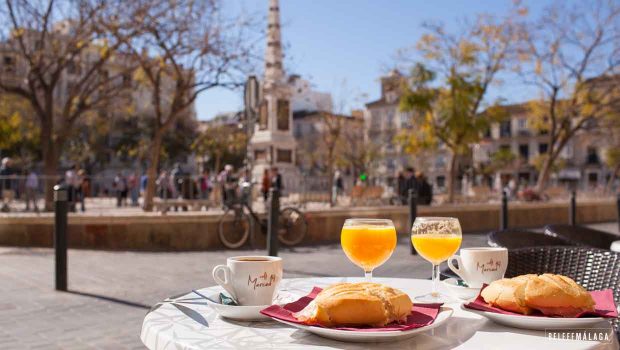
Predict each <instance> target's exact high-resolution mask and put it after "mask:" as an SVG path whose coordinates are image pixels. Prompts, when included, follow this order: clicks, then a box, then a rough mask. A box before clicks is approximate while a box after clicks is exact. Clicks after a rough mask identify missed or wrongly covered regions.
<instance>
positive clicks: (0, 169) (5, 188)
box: [0, 157, 39, 212]
mask: <svg viewBox="0 0 620 350" xmlns="http://www.w3.org/2000/svg"><path fill="white" fill-rule="evenodd" d="M17 175H18V173H17V171H16V170H15V169H14V168H13V161H12V160H11V158H9V157H5V158H3V159H2V161H1V163H0V200H1V203H2V205H1V206H0V211H3V212H8V211H11V208H10V205H11V202H12V201H13V200H14V199H15V198H16V197H22V195H23V198H24V199H25V201H26V211H30V209H31V205H32V209H33V210H34V211H37V212H38V211H39V207H38V206H37V193H38V191H39V176H38V175H37V173H36V172H35V171H34V170H26V172H25V175H26V181H25V183H24V186H23V188H20V186H19V184H18V181H17ZM20 189H22V190H23V193H19V192H20Z"/></svg>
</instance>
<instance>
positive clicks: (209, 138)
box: [191, 125, 248, 171]
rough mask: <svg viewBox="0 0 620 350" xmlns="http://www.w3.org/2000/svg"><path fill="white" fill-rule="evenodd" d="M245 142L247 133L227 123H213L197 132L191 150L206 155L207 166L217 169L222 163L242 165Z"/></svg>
mask: <svg viewBox="0 0 620 350" xmlns="http://www.w3.org/2000/svg"><path fill="white" fill-rule="evenodd" d="M247 143H248V137H247V134H246V133H245V132H243V131H242V130H239V129H236V128H234V127H231V126H229V125H214V126H210V127H208V128H206V129H205V130H203V131H200V132H199V133H198V136H197V137H196V139H195V140H194V142H193V143H192V144H191V150H193V151H194V152H196V154H197V155H200V156H202V157H208V158H209V161H208V166H209V167H211V168H212V169H214V170H215V171H219V170H220V168H221V167H222V166H223V164H232V165H234V166H236V167H239V166H240V165H242V163H243V159H244V158H245V156H246V154H245V151H246V147H247Z"/></svg>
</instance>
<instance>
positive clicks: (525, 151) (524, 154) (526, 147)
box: [519, 143, 530, 160]
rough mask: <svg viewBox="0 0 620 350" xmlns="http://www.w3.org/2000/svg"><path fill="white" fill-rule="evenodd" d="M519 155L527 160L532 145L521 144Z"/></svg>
mask: <svg viewBox="0 0 620 350" xmlns="http://www.w3.org/2000/svg"><path fill="white" fill-rule="evenodd" d="M519 156H520V157H521V158H523V159H525V160H528V159H529V157H530V146H529V145H528V144H527V143H525V144H521V145H519Z"/></svg>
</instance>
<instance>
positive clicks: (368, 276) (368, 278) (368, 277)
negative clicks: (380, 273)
mask: <svg viewBox="0 0 620 350" xmlns="http://www.w3.org/2000/svg"><path fill="white" fill-rule="evenodd" d="M364 279H365V280H366V282H372V271H364Z"/></svg>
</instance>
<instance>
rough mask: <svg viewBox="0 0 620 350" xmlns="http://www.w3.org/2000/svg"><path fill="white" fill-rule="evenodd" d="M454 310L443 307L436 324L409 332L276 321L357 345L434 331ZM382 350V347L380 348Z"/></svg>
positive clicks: (275, 319) (396, 339)
mask: <svg viewBox="0 0 620 350" xmlns="http://www.w3.org/2000/svg"><path fill="white" fill-rule="evenodd" d="M452 312H453V310H452V309H451V308H449V307H445V306H442V307H441V309H440V311H439V314H438V315H437V318H436V319H435V322H433V323H432V324H429V325H428V326H424V327H420V328H414V329H410V330H407V331H385V332H359V331H350V330H341V329H331V328H323V327H316V326H307V325H303V324H298V323H292V322H287V321H283V320H279V319H277V318H274V319H273V320H274V321H278V322H281V323H285V324H287V325H289V326H292V327H295V328H299V329H302V330H304V331H307V332H310V333H313V334H316V335H318V336H321V337H324V338H329V339H335V340H340V341H346V342H356V343H370V342H388V341H390V342H392V341H398V340H403V339H407V338H411V337H413V336H416V335H417V334H419V333H422V332H426V331H428V330H429V329H433V328H435V327H439V326H441V325H442V324H443V323H445V322H446V321H447V320H448V319H449V318H450V317H451V316H452ZM378 348H380V347H378Z"/></svg>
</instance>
